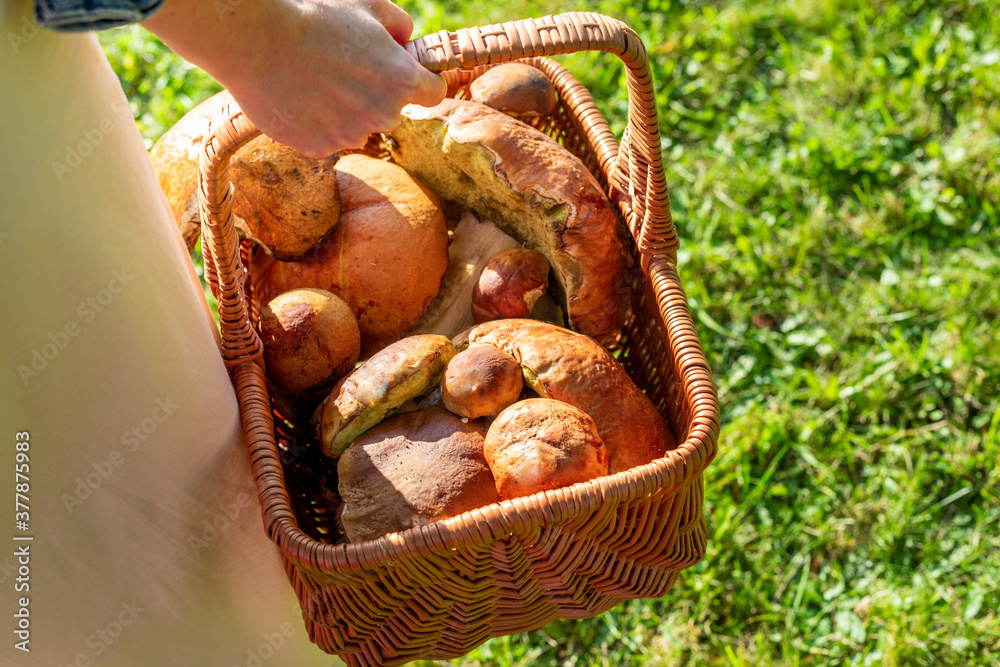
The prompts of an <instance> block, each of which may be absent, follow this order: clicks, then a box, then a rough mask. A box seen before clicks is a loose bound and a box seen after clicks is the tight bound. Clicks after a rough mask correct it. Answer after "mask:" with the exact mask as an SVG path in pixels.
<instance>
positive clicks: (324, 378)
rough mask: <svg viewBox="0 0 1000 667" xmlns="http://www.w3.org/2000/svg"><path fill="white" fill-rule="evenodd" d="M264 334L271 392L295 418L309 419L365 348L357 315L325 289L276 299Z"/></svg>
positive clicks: (267, 310)
mask: <svg viewBox="0 0 1000 667" xmlns="http://www.w3.org/2000/svg"><path fill="white" fill-rule="evenodd" d="M258 331H259V333H260V338H261V341H262V342H263V344H264V367H265V369H266V373H267V379H268V384H269V388H270V389H271V390H272V394H274V395H275V396H274V398H276V402H277V403H279V404H282V407H283V409H282V412H284V413H286V414H285V416H286V417H289V418H296V417H301V416H302V415H298V414H296V413H297V412H299V411H300V410H302V409H304V410H305V416H308V414H309V412H311V410H312V409H313V408H315V407H316V404H317V403H318V402H319V401H320V400H322V398H323V397H324V396H325V395H326V394H327V393H328V392H329V391H330V389H331V387H333V385H335V384H336V383H337V381H338V380H340V378H342V377H343V376H344V375H346V374H347V372H348V371H350V370H351V369H352V368H354V364H355V363H357V360H358V353H359V351H360V349H361V333H360V332H359V330H358V322H357V320H356V319H355V317H354V313H352V312H351V309H350V308H349V307H348V306H347V304H346V303H344V301H343V300H342V299H340V298H339V297H337V296H336V295H334V294H331V293H330V292H327V291H325V290H321V289H297V290H289V291H287V292H284V293H283V294H280V295H278V296H276V297H275V298H273V299H271V301H269V302H268V303H267V304H266V305H265V306H264V307H263V308H261V312H260V324H259V326H258ZM299 404H302V405H303V407H302V408H299V407H298V405H299ZM310 404H311V405H310Z"/></svg>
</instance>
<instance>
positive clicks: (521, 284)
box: [472, 248, 549, 324]
mask: <svg viewBox="0 0 1000 667" xmlns="http://www.w3.org/2000/svg"><path fill="white" fill-rule="evenodd" d="M548 287H549V262H548V260H547V259H545V256H544V255H542V254H541V253H538V252H535V251H534V250H528V249H527V248H510V249H508V250H501V251H500V252H498V253H497V254H495V255H493V256H492V257H491V258H490V259H489V261H488V262H487V263H486V266H485V267H483V272H482V274H480V276H479V281H478V282H477V283H476V286H475V287H474V288H473V291H472V316H473V318H475V320H476V323H477V324H481V323H483V322H488V321H490V320H499V319H504V318H508V317H530V316H531V309H532V308H533V307H534V305H535V302H536V301H538V298H539V297H540V296H542V295H543V294H545V290H546V289H548Z"/></svg>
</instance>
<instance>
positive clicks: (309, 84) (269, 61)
mask: <svg viewBox="0 0 1000 667" xmlns="http://www.w3.org/2000/svg"><path fill="white" fill-rule="evenodd" d="M143 25H144V26H145V27H146V28H147V29H148V30H149V31H150V32H152V33H153V34H155V35H156V36H157V37H159V38H160V39H161V40H162V41H163V42H164V43H165V44H166V45H167V46H169V47H170V48H171V49H173V50H174V51H175V52H176V53H177V54H179V55H180V56H182V57H184V58H185V59H187V60H189V61H190V62H192V63H194V64H196V65H198V66H199V67H201V68H202V69H204V70H205V71H206V72H208V73H209V74H210V75H212V76H213V77H214V78H215V79H216V80H217V81H218V82H219V83H221V84H222V85H223V86H225V87H226V88H227V89H228V90H229V92H230V93H232V95H233V97H234V98H235V99H236V101H237V102H239V104H240V107H241V108H242V109H243V111H244V113H246V115H247V116H248V117H249V118H250V120H252V121H253V122H254V124H256V125H257V127H258V128H260V130H261V131H262V132H263V133H264V134H266V135H268V136H269V137H271V138H272V139H274V140H276V141H279V142H281V143H283V144H286V145H288V146H291V147H292V148H294V149H296V150H298V151H299V152H301V153H303V154H305V155H307V156H310V157H323V156H326V155H330V154H331V153H334V152H336V151H338V150H342V149H345V148H358V147H360V146H362V145H363V144H364V143H365V140H366V139H367V137H368V135H369V134H370V133H372V132H388V131H390V130H392V129H394V128H395V127H396V125H398V123H399V120H400V118H399V113H400V109H402V107H403V106H404V105H406V104H408V103H415V104H422V105H425V106H433V105H435V104H437V103H438V102H440V101H441V100H442V99H443V98H444V95H445V92H446V90H445V89H446V86H445V83H444V80H443V79H442V78H441V77H440V76H438V75H436V74H432V73H430V72H428V71H427V70H426V69H424V68H423V67H422V66H421V65H420V64H419V63H418V62H417V61H416V60H415V59H413V57H412V56H410V55H409V54H408V53H407V52H406V51H405V50H404V49H403V48H402V47H401V46H400V44H401V43H402V42H405V41H406V40H407V39H409V38H410V34H411V33H412V31H413V22H412V21H411V19H410V17H409V15H408V14H406V12H404V11H403V10H402V9H400V8H399V7H397V6H396V5H395V4H393V3H392V2H391V1H390V0H250V1H249V2H247V1H244V0H220V1H218V2H211V3H209V2H204V0H167V2H166V4H165V5H164V6H163V8H162V9H161V10H160V11H159V12H158V13H157V14H155V15H154V16H153V17H152V18H150V19H148V20H147V21H145V22H144V23H143Z"/></svg>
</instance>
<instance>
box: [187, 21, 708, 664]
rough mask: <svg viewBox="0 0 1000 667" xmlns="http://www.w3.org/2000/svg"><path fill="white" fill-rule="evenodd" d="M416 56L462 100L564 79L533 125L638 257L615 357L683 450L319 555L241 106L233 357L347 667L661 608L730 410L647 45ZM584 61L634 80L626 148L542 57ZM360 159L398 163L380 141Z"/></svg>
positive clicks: (207, 173)
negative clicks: (255, 298)
mask: <svg viewBox="0 0 1000 667" xmlns="http://www.w3.org/2000/svg"><path fill="white" fill-rule="evenodd" d="M407 48H408V49H409V50H410V52H411V53H412V54H413V55H414V56H415V57H416V58H418V60H419V61H420V62H421V63H422V64H424V65H425V66H426V67H428V68H429V69H430V70H432V71H437V72H442V73H443V74H444V75H445V77H446V79H447V81H448V83H449V92H450V94H451V95H453V96H464V95H466V93H467V89H468V84H469V82H471V81H472V80H473V79H474V78H475V77H476V76H478V75H479V74H480V73H482V72H483V71H484V70H485V69H486V68H487V67H489V66H490V65H491V64H495V63H500V62H505V61H510V60H515V59H517V60H523V61H524V62H527V63H530V64H532V65H534V66H535V67H537V68H539V69H540V70H541V71H542V72H544V73H545V74H547V75H548V76H549V77H550V78H551V79H552V80H553V82H554V83H555V85H556V89H557V91H558V93H559V99H560V103H559V106H558V109H557V111H556V112H555V113H554V114H553V116H552V117H551V118H547V119H541V120H540V121H539V122H538V123H537V126H538V127H539V128H540V129H542V130H543V131H545V132H547V133H549V134H550V135H551V136H553V137H555V138H557V139H558V140H559V141H560V142H561V143H563V145H565V146H566V147H567V148H568V149H569V150H571V151H572V152H574V153H575V154H577V155H578V156H579V157H580V158H581V159H583V161H584V162H585V163H586V164H587V166H588V167H589V168H590V169H591V170H592V171H593V172H594V174H595V176H597V178H598V180H600V181H601V182H602V184H603V185H604V186H605V187H606V188H607V192H608V194H609V197H610V198H611V200H612V201H613V202H615V204H616V205H617V208H618V210H619V211H620V212H621V215H622V216H623V219H624V221H625V223H626V225H627V226H628V228H629V230H630V231H631V233H632V236H633V238H634V240H635V245H634V247H633V248H632V251H633V253H634V256H633V259H634V260H635V265H636V266H637V267H640V268H641V270H637V271H636V272H635V274H636V284H635V285H634V287H635V289H633V290H632V292H633V301H632V304H631V309H630V313H629V316H628V318H627V323H626V326H625V329H624V331H623V334H622V336H621V338H620V340H618V341H617V343H615V344H612V345H611V349H612V350H614V351H615V352H617V353H618V356H619V358H620V360H621V361H622V363H623V365H624V366H625V368H626V370H627V371H628V372H629V374H630V375H631V377H632V378H633V380H634V381H635V382H636V384H637V385H638V386H639V387H641V388H642V389H643V390H644V391H645V392H646V394H647V395H648V396H649V397H650V398H651V399H652V400H653V402H654V403H655V404H656V406H657V407H658V408H659V409H660V411H661V412H662V414H663V415H664V416H665V417H666V419H667V421H668V423H669V425H670V428H671V430H672V432H673V434H674V436H675V438H676V440H677V442H678V443H680V444H679V446H678V447H677V449H675V450H673V451H670V452H667V454H666V456H664V458H662V459H659V460H656V461H654V462H652V463H649V464H646V465H644V466H640V467H638V468H635V469H632V470H628V471H625V472H621V473H618V474H615V475H609V476H606V477H601V478H598V479H595V480H592V481H590V482H586V483H582V484H576V485H573V486H571V487H567V488H562V489H557V490H554V491H548V492H545V493H539V494H536V495H533V496H529V497H526V498H518V499H516V500H513V501H504V502H502V503H498V504H494V505H490V506H488V507H483V508H480V509H477V510H474V511H471V512H466V513H465V514H462V515H460V516H458V517H454V518H452V519H448V520H445V521H441V522H437V523H433V524H430V525H427V526H421V527H418V528H413V529H410V530H407V531H405V532H401V533H393V534H389V535H386V536H385V537H382V538H380V539H378V540H373V541H368V542H363V543H359V544H336V545H335V544H329V543H327V542H324V541H322V540H321V539H318V538H321V537H322V536H323V534H324V532H326V531H327V530H328V529H329V526H330V525H332V521H331V520H332V516H331V515H332V512H331V511H330V510H329V508H324V507H323V506H322V505H321V504H318V503H316V502H315V499H312V500H311V499H310V498H309V497H308V494H306V493H303V492H302V491H303V488H302V486H303V485H302V482H301V480H295V479H290V477H291V476H289V475H286V470H285V469H284V468H283V458H284V459H285V460H284V462H285V463H287V453H288V451H289V448H290V447H294V446H295V444H296V438H297V436H296V434H295V433H293V432H290V431H289V428H288V426H287V424H283V423H282V422H281V420H280V419H275V416H276V415H275V413H273V412H272V409H271V404H270V400H269V398H268V394H267V392H266V389H265V384H264V373H263V369H262V365H261V361H260V360H261V351H262V346H261V342H260V339H259V338H258V336H257V334H256V332H255V331H254V328H253V326H252V324H251V322H252V321H254V320H253V318H252V314H253V311H254V310H255V308H254V306H253V304H252V303H251V300H250V299H249V298H248V296H247V288H246V287H245V282H246V269H245V262H246V260H247V258H248V252H247V248H246V247H245V246H244V247H242V248H241V246H240V244H239V242H238V241H237V238H236V234H235V231H234V228H233V223H232V219H231V210H232V199H231V190H232V186H231V184H230V180H229V158H230V157H231V156H232V154H233V153H234V152H235V151H236V150H237V149H238V148H239V147H240V146H242V145H243V144H244V143H246V142H247V141H249V140H250V139H252V138H253V137H255V136H257V134H259V132H258V130H257V129H256V128H255V127H254V126H253V125H252V123H250V122H249V121H248V120H247V119H246V117H244V116H243V115H242V113H241V112H240V111H239V109H237V108H228V109H226V110H224V111H223V113H222V114H221V115H220V117H219V119H218V120H217V121H216V122H215V123H213V125H212V131H211V133H210V134H209V136H207V137H206V141H205V146H204V153H203V155H202V162H201V184H200V188H199V192H200V197H201V207H202V220H203V221H205V229H204V233H203V235H202V242H203V250H204V256H205V263H206V277H207V278H208V280H209V282H210V284H211V285H212V288H213V290H214V291H215V294H216V296H217V298H218V299H219V314H220V318H221V326H222V343H221V351H222V355H223V358H224V360H225V362H226V364H227V365H228V366H229V368H230V371H231V374H232V380H233V384H234V386H235V388H236V393H237V397H238V400H239V404H240V410H241V414H242V418H243V426H244V430H245V433H246V442H247V446H248V448H249V457H250V461H251V465H252V468H253V473H254V476H255V479H256V483H257V490H258V494H259V499H260V504H261V509H262V513H263V519H264V524H265V527H266V530H267V532H268V534H269V535H270V537H271V539H272V540H273V541H274V542H275V544H277V545H278V547H279V548H280V550H281V553H282V555H283V558H284V561H285V564H286V570H287V574H288V576H289V579H290V581H291V583H292V586H293V587H294V589H295V591H296V593H297V595H298V597H299V599H300V602H301V607H302V613H303V617H304V620H305V624H306V627H307V629H308V632H309V636H310V638H311V639H312V640H313V641H314V642H315V643H316V644H317V645H319V647H320V648H322V649H323V650H324V651H326V652H328V653H336V654H339V655H340V656H341V657H342V658H344V660H346V661H347V662H348V664H352V665H364V664H388V665H395V664H401V663H404V662H407V661H410V660H414V659H418V658H451V657H456V656H460V655H463V654H465V653H467V652H468V651H470V650H472V649H473V648H474V647H476V646H478V645H479V644H481V643H482V642H484V641H486V640H487V639H489V638H491V637H495V636H499V635H505V634H511V633H516V632H523V631H527V630H531V629H534V628H538V627H541V626H542V625H545V624H546V623H549V622H550V621H553V620H555V619H557V618H587V617H591V616H594V615H596V614H599V613H601V612H603V611H606V610H608V609H611V608H612V607H614V606H616V605H618V604H620V603H621V602H622V601H623V600H627V599H631V598H643V597H659V596H662V595H663V594H664V593H665V592H666V591H667V590H668V589H669V588H670V587H671V585H672V584H673V583H674V581H675V580H676V578H677V575H678V572H679V571H680V570H682V569H684V568H686V567H689V566H691V565H693V564H694V563H696V562H698V560H699V559H700V558H701V557H702V556H703V554H704V552H705V544H706V526H705V520H704V515H703V510H702V506H703V500H702V498H703V493H702V472H703V471H704V469H705V467H706V466H707V465H708V463H709V462H710V461H711V459H712V458H713V456H714V455H715V451H716V442H717V439H718V415H719V408H718V400H717V398H716V394H715V388H714V385H713V381H712V376H711V371H710V369H709V367H708V364H707V362H706V360H705V356H704V353H703V351H702V347H701V344H700V343H699V341H698V336H697V334H696V333H695V330H694V327H693V324H692V321H691V317H690V313H689V310H688V307H687V302H686V299H685V296H684V292H683V291H682V289H681V285H680V280H679V278H678V275H677V270H676V247H677V238H676V234H675V231H674V227H673V221H672V220H671V217H670V212H669V202H668V198H667V190H666V183H665V180H664V175H663V164H662V158H661V153H660V139H659V129H658V124H657V114H656V105H655V100H654V96H653V89H652V81H651V78H650V71H649V66H648V60H647V57H646V51H645V49H644V47H643V45H642V43H641V41H640V40H639V39H638V37H637V36H636V34H635V33H634V32H633V31H632V30H631V29H629V28H628V27H627V26H625V25H624V24H622V23H621V22H619V21H616V20H614V19H609V18H607V17H604V16H600V15H596V14H590V13H571V14H563V15H559V16H554V17H545V18H540V19H529V20H524V21H512V22H509V23H504V24H502V25H495V26H487V27H481V28H471V29H466V30H460V31H458V32H456V33H448V32H441V33H438V34H435V35H430V36H427V37H424V38H422V39H419V40H416V41H414V42H411V43H410V44H409V45H407ZM581 50H599V51H606V52H610V53H614V54H616V55H618V56H619V57H620V58H621V59H622V60H623V62H624V64H625V66H626V68H627V85H628V93H629V106H630V108H629V121H628V127H627V129H626V131H625V135H624V138H623V140H622V146H621V147H619V145H618V143H617V141H616V139H615V137H614V134H613V133H612V132H611V130H610V128H609V127H608V124H607V122H606V120H605V119H604V118H603V116H602V115H601V113H600V112H599V111H598V110H597V107H596V106H595V105H594V102H593V99H592V98H591V96H590V94H589V93H588V92H587V90H586V89H585V88H584V87H583V86H581V85H580V84H579V83H578V82H577V81H576V80H574V79H573V77H572V76H571V75H570V74H569V73H568V72H567V71H566V70H565V69H564V68H562V67H561V66H560V65H558V64H556V63H555V62H554V61H552V60H549V59H548V58H547V57H546V56H550V55H555V54H560V53H568V52H575V51H581ZM365 150H366V152H368V153H370V154H372V155H377V156H379V157H385V147H384V146H382V145H381V144H380V142H379V138H378V137H373V138H372V140H371V141H370V142H369V144H368V146H367V148H366V149H365Z"/></svg>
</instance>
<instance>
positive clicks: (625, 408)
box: [455, 319, 676, 473]
mask: <svg viewBox="0 0 1000 667" xmlns="http://www.w3.org/2000/svg"><path fill="white" fill-rule="evenodd" d="M455 344H456V345H457V346H459V347H462V346H463V345H465V344H468V345H469V346H470V347H471V346H476V345H492V346H494V347H498V348H500V349H501V350H503V351H504V352H507V353H508V354H510V355H511V356H512V357H514V358H515V359H517V361H518V363H519V364H521V368H522V370H523V372H524V376H525V382H526V383H527V384H528V385H529V386H530V387H531V388H532V389H534V390H535V392H536V393H537V394H538V395H539V396H541V397H543V398H554V399H556V400H559V401H564V402H566V403H569V404H570V405H574V406H576V407H578V408H580V409H581V410H583V411H584V412H586V413H587V414H588V415H590V417H591V418H592V419H593V420H594V423H595V424H597V431H598V433H599V434H600V436H601V439H602V440H604V444H605V446H607V448H608V455H609V467H608V469H609V472H611V473H615V472H620V471H622V470H628V469H629V468H632V467H635V466H637V465H642V464H644V463H649V462H650V461H653V460H654V459H657V458H660V457H662V456H663V455H664V453H665V452H666V451H667V450H671V449H674V448H675V447H676V445H675V443H674V438H673V435H672V434H671V433H670V430H669V428H668V427H667V424H666V422H665V421H664V419H663V416H662V415H661V414H660V413H659V412H658V411H657V409H656V407H655V406H654V405H653V403H652V402H651V401H650V400H649V398H647V397H646V395H645V394H644V393H642V391H641V390H640V389H639V388H638V387H636V386H635V383H633V382H632V379H631V378H630V377H629V375H628V373H627V372H626V371H625V369H624V368H622V365H621V364H620V363H618V360H617V359H615V358H614V357H613V356H612V355H611V353H610V352H608V350H606V349H605V348H604V347H602V346H601V345H600V344H599V343H597V342H596V341H595V340H594V339H593V338H590V337H589V336H584V335H582V334H578V333H574V332H572V331H569V330H567V329H563V328H561V327H557V326H555V325H552V324H548V323H547V322H539V321H537V320H521V319H512V320H494V321H492V322H484V323H483V324H478V325H476V326H475V327H473V328H472V329H470V330H468V331H467V332H465V333H464V334H462V335H460V336H459V337H457V338H456V339H455Z"/></svg>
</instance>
